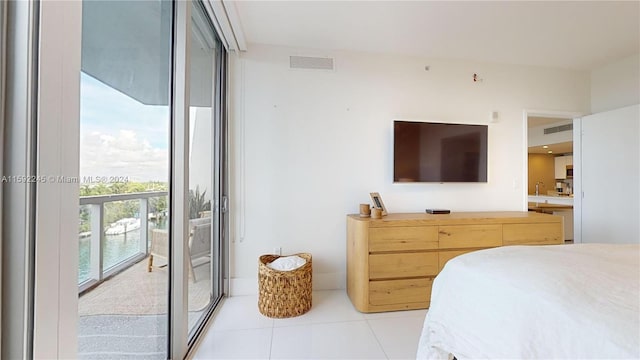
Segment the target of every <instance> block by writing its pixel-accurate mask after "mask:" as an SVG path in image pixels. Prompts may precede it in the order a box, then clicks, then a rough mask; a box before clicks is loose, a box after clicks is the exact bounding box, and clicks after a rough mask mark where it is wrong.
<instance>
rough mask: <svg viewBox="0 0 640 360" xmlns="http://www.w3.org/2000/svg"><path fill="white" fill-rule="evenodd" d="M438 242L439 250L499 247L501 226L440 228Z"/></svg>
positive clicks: (447, 226)
mask: <svg viewBox="0 0 640 360" xmlns="http://www.w3.org/2000/svg"><path fill="white" fill-rule="evenodd" d="M438 241H439V245H440V248H441V249H457V248H472V247H492V246H500V245H502V224H489V225H446V226H440V227H439V229H438Z"/></svg>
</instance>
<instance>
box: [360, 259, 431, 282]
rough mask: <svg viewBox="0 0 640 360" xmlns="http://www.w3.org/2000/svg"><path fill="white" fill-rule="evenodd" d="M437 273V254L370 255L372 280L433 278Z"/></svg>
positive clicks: (370, 276) (370, 275)
mask: <svg viewBox="0 0 640 360" xmlns="http://www.w3.org/2000/svg"><path fill="white" fill-rule="evenodd" d="M437 273H438V253H437V252H426V253H406V254H371V255H369V278H370V279H394V278H406V277H418V276H432V275H436V274H437Z"/></svg>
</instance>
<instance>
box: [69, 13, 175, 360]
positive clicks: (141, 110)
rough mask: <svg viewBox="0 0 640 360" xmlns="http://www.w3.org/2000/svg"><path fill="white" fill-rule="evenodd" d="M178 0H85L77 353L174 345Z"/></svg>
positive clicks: (119, 353)
mask: <svg viewBox="0 0 640 360" xmlns="http://www.w3.org/2000/svg"><path fill="white" fill-rule="evenodd" d="M172 21H173V4H172V2H171V1H85V2H84V3H83V9H82V73H81V74H80V134H79V136H80V174H79V175H80V176H79V187H80V199H79V205H80V207H79V228H78V243H79V245H78V248H79V251H78V279H77V281H78V293H79V301H78V319H79V323H78V357H79V358H80V359H104V358H155V359H165V358H167V356H168V346H169V339H168V335H169V325H168V324H169V321H168V314H169V301H168V299H169V288H170V287H169V269H170V266H171V264H169V253H168V249H169V236H168V231H167V224H168V218H169V216H171V215H172V214H170V213H169V212H168V189H169V181H170V179H169V139H170V120H171V119H170V117H171V111H170V110H171V109H170V107H171V104H170V98H171V97H170V93H171V87H170V85H171V84H170V79H171V31H172Z"/></svg>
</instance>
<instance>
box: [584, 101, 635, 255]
mask: <svg viewBox="0 0 640 360" xmlns="http://www.w3.org/2000/svg"><path fill="white" fill-rule="evenodd" d="M581 127H582V135H581V154H580V158H581V159H580V165H581V169H580V170H579V173H580V186H581V191H582V199H581V203H582V204H581V207H580V210H581V219H580V223H581V229H580V230H581V231H580V232H581V236H582V242H583V243H596V242H598V243H638V242H640V236H639V234H640V221H639V220H640V211H639V209H640V206H639V202H640V145H639V143H640V141H639V139H640V105H634V106H629V107H625V108H621V109H616V110H612V111H607V112H603V113H599V114H594V115H590V116H585V117H583V118H582V121H581ZM578 195H579V194H576V196H578Z"/></svg>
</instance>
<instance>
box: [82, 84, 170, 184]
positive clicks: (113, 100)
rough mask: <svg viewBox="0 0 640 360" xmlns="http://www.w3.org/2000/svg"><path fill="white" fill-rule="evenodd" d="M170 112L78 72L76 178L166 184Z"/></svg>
mask: <svg viewBox="0 0 640 360" xmlns="http://www.w3.org/2000/svg"><path fill="white" fill-rule="evenodd" d="M169 118H170V115H169V108H168V106H150V105H144V104H142V103H140V102H138V101H136V100H135V99H132V98H130V97H129V96H127V95H125V94H123V93H121V92H119V91H117V90H115V89H113V88H111V87H109V86H108V85H105V84H104V83H102V82H100V81H99V80H97V79H95V78H93V77H91V76H89V75H87V74H85V73H82V75H81V101H80V179H81V181H82V180H84V179H85V178H88V177H93V178H94V181H95V180H96V179H97V178H98V177H107V179H108V178H109V177H115V176H117V177H124V178H128V180H129V181H163V182H165V181H168V171H169V170H168V169H169V165H168V164H169V150H168V148H169V146H168V143H169Z"/></svg>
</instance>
